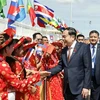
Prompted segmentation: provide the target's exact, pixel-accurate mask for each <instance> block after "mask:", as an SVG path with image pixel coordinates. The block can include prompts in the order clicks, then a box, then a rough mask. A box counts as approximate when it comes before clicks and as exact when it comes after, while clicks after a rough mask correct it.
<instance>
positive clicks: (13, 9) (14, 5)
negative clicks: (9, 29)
mask: <svg viewBox="0 0 100 100" xmlns="http://www.w3.org/2000/svg"><path fill="white" fill-rule="evenodd" d="M19 11H20V9H19V4H18V0H11V4H10V7H9V11H8V15H7V18H9V19H11V20H13V21H15V20H16V16H17V15H18V13H19Z"/></svg>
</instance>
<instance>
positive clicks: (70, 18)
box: [70, 0, 73, 26]
mask: <svg viewBox="0 0 100 100" xmlns="http://www.w3.org/2000/svg"><path fill="white" fill-rule="evenodd" d="M72 13H73V12H72V0H71V1H70V26H72V16H73V15H72Z"/></svg>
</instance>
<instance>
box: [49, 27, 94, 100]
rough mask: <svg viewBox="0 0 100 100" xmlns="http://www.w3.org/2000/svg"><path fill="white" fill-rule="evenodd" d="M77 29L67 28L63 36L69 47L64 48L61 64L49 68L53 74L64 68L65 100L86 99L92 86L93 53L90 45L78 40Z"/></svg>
mask: <svg viewBox="0 0 100 100" xmlns="http://www.w3.org/2000/svg"><path fill="white" fill-rule="evenodd" d="M76 33H77V32H76V30H75V29H74V28H72V27H68V28H66V29H65V30H64V31H63V33H62V37H63V39H64V41H65V42H66V43H67V47H65V48H64V49H63V50H62V54H61V59H60V61H59V64H58V65H57V66H56V67H54V68H52V69H50V70H48V71H50V72H51V76H53V75H55V74H57V73H58V72H60V71H61V70H63V69H64V98H65V100H84V98H87V96H88V93H89V89H90V87H91V67H92V66H91V53H90V48H89V46H88V45H86V44H84V43H79V42H77V41H76Z"/></svg>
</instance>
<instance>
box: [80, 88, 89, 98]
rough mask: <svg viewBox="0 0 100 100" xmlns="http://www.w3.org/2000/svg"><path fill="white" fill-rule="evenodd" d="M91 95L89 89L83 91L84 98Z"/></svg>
mask: <svg viewBox="0 0 100 100" xmlns="http://www.w3.org/2000/svg"><path fill="white" fill-rule="evenodd" d="M88 95H89V89H86V88H83V90H82V97H83V98H87V97H88Z"/></svg>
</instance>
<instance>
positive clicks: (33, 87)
mask: <svg viewBox="0 0 100 100" xmlns="http://www.w3.org/2000/svg"><path fill="white" fill-rule="evenodd" d="M31 88H32V91H31V92H32V94H34V93H35V92H36V90H37V88H36V87H35V86H31Z"/></svg>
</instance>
